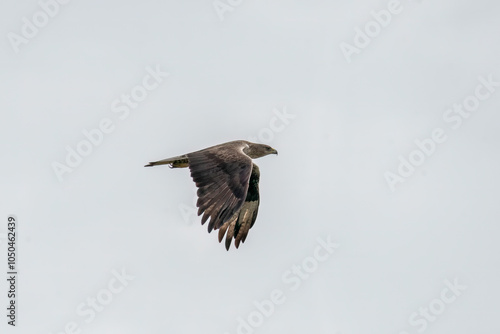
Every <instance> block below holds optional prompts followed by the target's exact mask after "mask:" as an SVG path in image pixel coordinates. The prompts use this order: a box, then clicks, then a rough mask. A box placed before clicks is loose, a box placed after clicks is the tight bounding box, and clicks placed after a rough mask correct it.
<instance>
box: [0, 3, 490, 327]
mask: <svg viewBox="0 0 500 334" xmlns="http://www.w3.org/2000/svg"><path fill="white" fill-rule="evenodd" d="M233 3H235V4H237V1H233ZM387 3H388V2H387V1H367V0H363V1H356V2H351V3H347V2H340V1H329V2H327V1H309V2H298V1H275V2H272V3H269V2H266V1H248V0H247V1H242V2H241V3H240V4H239V5H236V6H235V7H234V10H233V11H230V12H226V13H225V14H224V16H223V18H224V19H223V20H221V19H220V18H219V16H218V15H217V12H216V11H215V9H214V7H213V3H212V2H211V1H186V2H177V1H165V2H159V1H142V2H136V1H106V2H102V1H71V2H69V3H68V4H65V5H61V6H60V8H59V12H58V13H57V15H55V16H54V17H53V18H50V20H49V22H48V24H47V25H46V26H45V27H43V28H41V29H40V31H39V32H38V34H37V35H36V36H35V37H34V38H32V39H30V40H29V42H28V43H27V44H26V45H21V46H20V50H19V52H18V53H16V52H14V50H13V48H12V46H11V43H10V42H9V39H8V37H7V36H8V34H9V33H11V32H13V33H17V34H20V31H21V27H22V25H23V21H22V19H23V17H27V18H30V19H31V17H32V16H33V14H34V13H36V12H38V11H40V5H39V4H38V3H37V2H36V1H16V2H12V1H10V2H6V1H3V2H2V4H1V6H0V18H1V22H2V25H1V33H0V35H1V36H4V38H2V39H1V42H0V43H1V44H0V48H1V52H0V60H1V77H2V80H1V81H0V85H1V86H0V90H1V92H2V98H1V99H0V108H1V110H2V122H1V123H0V136H1V140H0V145H1V149H2V150H1V151H2V161H3V163H2V164H1V166H0V175H1V176H0V178H1V184H2V190H1V191H0V203H1V204H0V208H1V210H0V211H1V214H0V217H2V218H1V220H2V221H3V222H2V224H1V226H0V233H2V234H3V235H0V237H5V233H6V219H7V216H8V215H9V214H15V215H17V217H18V219H19V241H18V242H19V271H20V278H19V287H18V288H19V292H20V294H19V300H18V303H19V314H18V327H17V328H15V329H12V328H10V326H7V325H6V318H5V314H4V313H5V312H6V311H5V307H4V305H7V304H6V303H7V298H6V291H7V284H6V281H5V280H4V279H2V280H0V296H1V297H0V302H1V303H2V304H1V305H2V307H1V308H0V309H2V310H4V311H2V314H1V319H3V320H2V321H1V322H2V323H1V324H0V328H2V332H6V333H14V332H17V333H35V332H36V333H60V332H63V331H64V328H65V326H66V325H67V324H68V323H71V322H75V323H76V324H77V325H78V326H79V327H78V330H81V332H82V333H139V332H144V331H147V332H148V333H199V332H204V333H226V332H227V333H236V332H237V330H238V317H242V318H244V319H246V318H247V317H248V315H249V314H250V313H251V312H253V311H255V310H256V308H255V306H254V302H255V301H262V300H263V299H268V298H269V296H270V293H271V291H273V290H274V289H279V290H281V291H283V292H284V294H285V296H286V300H285V302H284V303H283V304H281V305H277V306H276V308H275V310H274V313H273V314H272V315H271V316H270V317H266V318H265V320H264V322H263V324H262V325H261V326H260V327H259V328H255V329H252V330H255V332H258V333H276V332H291V333H303V332H305V331H307V332H311V333H344V334H361V333H372V334H378V333H384V334H387V333H394V334H399V333H401V332H402V331H406V332H407V333H412V334H413V333H419V329H420V330H421V329H422V328H421V327H419V326H412V325H411V324H410V323H409V322H408V318H409V317H410V315H411V314H412V313H413V312H418V310H419V308H420V307H428V306H429V303H430V302H431V301H433V300H434V299H436V298H440V293H441V291H442V290H443V289H444V288H445V287H446V285H445V284H444V281H445V280H450V281H453V280H454V279H457V280H458V282H460V284H462V285H464V286H466V287H467V288H466V290H465V291H463V293H462V294H461V295H460V296H459V297H457V299H456V300H455V301H454V302H453V303H450V304H447V305H446V309H445V310H444V311H443V312H442V314H440V315H438V316H437V317H436V319H435V320H434V321H432V322H429V323H428V327H427V328H425V330H423V331H420V332H427V333H494V332H498V331H500V324H499V323H498V321H497V318H498V314H499V311H500V307H499V303H498V299H499V298H500V288H499V286H498V282H499V278H500V277H499V276H500V272H499V269H498V260H499V254H500V246H499V244H498V242H497V239H498V233H499V232H500V229H499V227H498V223H499V221H498V218H499V214H500V211H499V209H498V199H499V195H498V189H499V178H498V167H499V165H500V159H499V156H498V142H499V139H500V138H499V134H498V122H499V121H500V116H499V111H500V92H496V93H495V94H493V95H492V96H491V98H489V99H487V100H485V101H483V102H481V104H480V106H479V108H478V109H477V110H476V111H475V112H473V114H472V116H471V117H470V118H468V119H466V120H464V123H463V124H462V126H461V127H460V128H459V129H456V130H454V129H452V128H451V127H450V124H447V123H445V122H444V121H443V119H442V116H443V113H444V112H445V111H446V109H447V108H450V107H451V106H452V105H453V104H454V103H461V102H462V101H463V100H464V98H465V97H467V96H469V95H471V94H473V93H474V89H475V87H476V86H477V85H478V83H479V81H478V77H479V76H483V77H487V76H488V75H490V74H492V75H493V77H494V78H495V79H496V80H500V73H499V71H498V69H499V65H500V57H499V52H500V43H499V38H498V31H499V29H500V21H499V20H498V14H499V10H500V5H499V4H498V3H495V2H492V1H486V0H483V1H451V0H448V1H446V0H443V1H427V0H422V1H409V0H405V1H402V2H401V5H402V7H403V11H402V12H401V13H400V14H398V15H396V16H393V19H392V21H391V23H390V24H389V25H388V26H387V27H385V28H383V29H382V31H381V32H380V34H379V35H378V36H377V37H375V38H374V39H373V40H372V41H371V43H370V45H368V46H367V47H366V48H365V49H362V50H361V51H360V53H359V54H357V55H353V57H352V62H351V63H348V62H347V61H346V58H345V57H344V56H343V54H342V52H341V50H340V47H339V45H340V43H342V42H346V43H352V42H353V38H354V34H355V33H354V28H356V27H361V28H363V27H364V25H365V24H366V23H367V22H369V21H371V20H372V17H371V16H370V11H372V10H375V11H379V10H381V9H385V8H387ZM148 66H149V67H151V68H155V67H156V66H160V68H161V69H162V70H164V71H167V72H169V73H170V76H169V77H168V78H166V79H165V80H164V82H163V83H161V85H160V86H159V87H158V88H157V89H155V90H154V91H152V92H151V93H150V94H149V95H148V97H147V98H146V99H145V100H144V101H142V102H140V104H139V106H138V107H137V108H136V109H133V110H132V111H131V113H130V116H129V117H128V118H126V119H125V120H120V119H119V118H118V115H117V114H115V113H113V112H112V110H111V103H112V102H113V101H114V100H115V99H117V98H119V97H120V95H121V94H129V93H130V91H131V90H132V89H133V87H135V86H136V85H139V84H141V82H142V78H143V77H144V75H146V74H147V72H146V70H145V69H146V67H148ZM283 109H285V110H286V111H287V112H288V113H290V114H292V115H294V116H295V118H293V119H292V120H290V122H289V124H287V125H286V126H285V127H284V128H283V130H282V131H279V132H275V133H274V134H273V138H272V140H270V141H268V143H269V144H270V145H272V146H273V147H275V148H277V149H278V150H279V152H280V155H279V156H278V157H275V156H270V157H265V158H262V159H260V160H258V161H257V163H258V164H259V166H260V168H261V183H260V187H261V206H260V211H259V217H258V219H257V222H256V224H255V226H254V227H253V229H252V230H251V231H250V233H249V236H248V239H247V241H246V243H245V244H243V245H242V246H240V249H238V250H236V249H235V248H234V246H233V247H232V248H231V250H230V251H229V252H226V250H225V249H224V247H223V245H221V244H219V243H218V242H217V235H216V234H215V233H212V234H207V231H206V226H200V221H199V219H198V218H195V217H193V216H188V217H187V218H186V217H185V216H183V215H182V214H181V209H182V208H186V207H188V208H189V207H191V206H192V205H193V204H192V203H193V195H194V191H195V187H194V184H193V182H192V181H191V179H190V177H189V172H188V170H185V169H183V170H170V169H168V168H167V167H165V166H163V167H157V168H154V169H146V168H143V167H142V166H143V165H144V164H145V163H147V162H148V161H151V160H158V159H162V158H166V157H169V156H173V155H177V154H183V153H187V152H190V151H194V150H198V149H201V148H204V147H207V146H211V145H214V144H218V143H221V142H225V141H229V140H234V139H247V138H250V137H252V136H253V137H258V134H259V133H262V131H266V130H263V129H265V128H269V126H270V122H271V120H272V119H273V117H274V115H275V114H274V112H273V110H283ZM103 118H110V119H111V120H112V121H113V122H114V124H115V126H116V127H115V129H114V131H113V132H112V133H110V134H107V135H105V136H104V139H103V141H102V144H101V145H99V146H98V147H94V149H93V152H92V153H91V154H90V155H89V156H87V157H85V158H84V160H83V162H82V164H81V165H80V166H78V167H76V168H75V169H74V171H73V172H71V173H69V174H65V175H64V179H63V181H62V182H60V181H59V180H58V178H57V177H56V174H55V173H54V171H53V168H52V164H53V162H54V161H57V162H61V163H64V160H65V158H66V148H65V147H66V146H67V145H69V146H70V147H73V148H74V147H75V146H76V145H77V144H78V143H79V142H80V141H82V140H84V139H85V137H84V136H83V134H82V131H83V130H84V129H87V130H90V129H92V128H96V127H97V126H98V125H99V122H100V121H101V120H102V119H103ZM436 127H440V128H442V129H443V130H444V131H445V133H446V135H447V141H446V142H445V143H443V144H440V145H439V146H438V147H437V149H436V152H435V153H434V154H433V155H432V156H430V157H429V158H428V159H426V161H425V163H424V164H423V165H421V166H419V167H417V168H416V170H415V173H414V175H412V176H411V177H408V178H407V179H405V182H404V183H402V184H398V185H397V186H396V190H395V191H394V192H393V191H391V189H390V188H389V186H388V184H387V182H386V180H385V178H384V173H385V172H386V171H392V172H395V171H396V169H397V167H398V163H399V160H398V156H399V155H402V156H404V157H408V155H409V154H410V152H412V151H413V150H415V148H416V146H415V144H414V140H416V139H423V138H427V137H429V136H430V134H431V132H432V130H433V129H434V128H436ZM261 139H262V136H261ZM327 236H330V237H331V239H332V240H334V241H335V242H337V243H338V244H339V245H340V246H339V247H338V249H337V250H336V252H335V253H334V254H332V255H331V256H330V257H329V258H328V260H327V261H325V262H321V263H319V265H318V267H317V269H316V270H314V272H312V273H311V274H310V276H309V277H308V278H307V279H305V280H303V281H302V284H301V286H300V287H299V288H298V289H297V290H295V291H293V290H291V289H290V284H286V283H285V282H283V280H282V275H283V274H284V273H285V272H286V271H287V270H289V269H290V268H291V266H292V265H294V264H297V265H300V264H301V263H302V262H303V261H304V260H305V259H307V258H308V257H310V256H312V255H313V253H314V250H315V247H317V245H318V242H317V238H318V237H319V238H322V239H326V238H327ZM0 241H1V243H0V249H1V252H0V254H1V255H0V267H1V268H6V255H5V254H6V253H5V247H6V243H5V239H4V238H3V239H2V238H0ZM122 269H124V270H125V271H126V272H127V273H128V274H129V275H132V276H133V277H134V279H133V280H132V281H130V282H129V283H128V285H127V286H126V287H125V288H124V289H123V291H122V292H120V293H118V294H115V295H113V300H112V301H111V302H110V303H109V304H108V305H106V306H105V307H104V309H103V310H102V311H101V312H98V313H97V314H96V317H95V319H93V320H92V321H90V322H89V323H87V322H86V321H85V320H86V317H82V316H81V315H78V314H77V312H76V308H77V307H78V305H80V304H81V303H82V302H85V301H86V300H87V298H90V297H95V296H96V295H97V294H98V293H99V291H101V289H105V288H106V287H107V286H108V282H109V281H110V280H111V279H112V278H113V274H112V271H113V270H117V271H121V270H122ZM2 271H4V270H3V269H2ZM5 271H6V270H5ZM2 277H3V275H2ZM6 329H7V330H6ZM75 332H77V331H75ZM240 332H241V331H240Z"/></svg>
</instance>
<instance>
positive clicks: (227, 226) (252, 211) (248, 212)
mask: <svg viewBox="0 0 500 334" xmlns="http://www.w3.org/2000/svg"><path fill="white" fill-rule="evenodd" d="M259 179H260V172H259V167H258V166H257V165H255V164H253V168H252V174H251V176H250V180H249V186H248V191H247V195H246V197H245V202H244V203H243V205H242V206H241V209H240V210H239V212H237V213H235V214H234V215H233V217H231V219H230V220H228V221H227V222H225V223H224V225H222V227H221V228H220V230H219V242H221V241H222V239H223V238H224V233H226V231H227V234H226V242H225V244H226V249H227V250H229V247H230V245H231V241H232V239H233V237H234V245H235V246H236V248H238V247H239V246H240V242H245V240H246V238H247V235H248V231H249V230H250V228H252V226H253V224H254V223H255V220H256V219H257V213H258V211H259V202H260V195H259Z"/></svg>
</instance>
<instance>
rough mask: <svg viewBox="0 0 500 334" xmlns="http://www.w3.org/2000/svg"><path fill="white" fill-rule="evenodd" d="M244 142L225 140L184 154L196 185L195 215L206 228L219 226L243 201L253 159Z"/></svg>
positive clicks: (237, 209) (231, 215) (217, 227)
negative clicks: (200, 216) (244, 149)
mask: <svg viewBox="0 0 500 334" xmlns="http://www.w3.org/2000/svg"><path fill="white" fill-rule="evenodd" d="M243 147H244V144H243V143H228V145H219V146H215V147H211V148H207V149H204V150H201V151H197V152H193V153H189V154H187V156H188V159H189V169H190V171H191V177H192V178H193V181H194V182H195V183H196V186H197V187H198V191H197V195H198V201H197V203H196V206H197V207H198V215H201V214H203V217H202V224H204V223H205V222H206V221H207V220H208V219H210V221H209V223H208V231H209V232H211V231H212V229H219V228H220V227H221V226H223V224H224V223H225V222H226V221H228V220H229V219H231V218H232V217H233V216H234V214H235V213H237V212H239V210H240V208H241V206H242V205H243V202H244V201H245V198H246V195H247V192H248V184H249V180H250V175H251V173H252V169H253V168H252V165H253V163H252V159H250V157H248V156H247V155H246V154H244V153H243Z"/></svg>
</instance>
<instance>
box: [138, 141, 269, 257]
mask: <svg viewBox="0 0 500 334" xmlns="http://www.w3.org/2000/svg"><path fill="white" fill-rule="evenodd" d="M269 154H276V155H277V154H278V151H276V150H275V149H274V148H272V147H271V146H269V145H265V144H256V143H251V142H249V141H246V140H236V141H231V142H227V143H224V144H219V145H216V146H212V147H208V148H205V149H203V150H200V151H196V152H192V153H187V154H183V155H179V156H176V157H172V158H168V159H163V160H159V161H154V162H150V163H149V164H147V165H146V166H144V167H152V166H158V165H169V166H170V168H186V167H189V170H190V172H191V177H192V178H193V181H194V182H195V184H196V187H197V188H198V190H197V196H198V201H197V202H196V206H197V207H198V216H200V215H201V214H203V217H202V218H201V224H202V225H203V224H205V222H207V220H208V219H209V218H210V221H209V223H208V233H210V232H212V230H217V229H218V230H219V242H221V241H222V239H223V238H224V235H226V241H225V243H226V250H229V247H230V246H231V242H232V239H233V237H234V245H235V246H236V248H238V247H239V245H240V242H245V239H246V238H247V235H248V231H249V230H250V228H252V226H253V224H254V223H255V220H256V219H257V212H258V210H259V201H260V197H259V179H260V171H259V167H258V166H257V165H256V164H255V163H253V161H252V159H256V158H261V157H263V156H266V155H269ZM226 232H227V233H226Z"/></svg>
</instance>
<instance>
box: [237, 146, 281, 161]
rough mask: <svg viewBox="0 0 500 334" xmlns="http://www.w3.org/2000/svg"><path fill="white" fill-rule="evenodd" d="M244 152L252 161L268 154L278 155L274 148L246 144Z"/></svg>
mask: <svg viewBox="0 0 500 334" xmlns="http://www.w3.org/2000/svg"><path fill="white" fill-rule="evenodd" d="M244 152H245V153H246V154H247V155H248V156H249V157H250V158H252V159H256V158H261V157H264V156H266V155H269V154H278V151H276V150H275V149H274V148H272V147H271V146H269V145H266V144H255V143H248V147H247V148H246V149H245V150H244Z"/></svg>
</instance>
